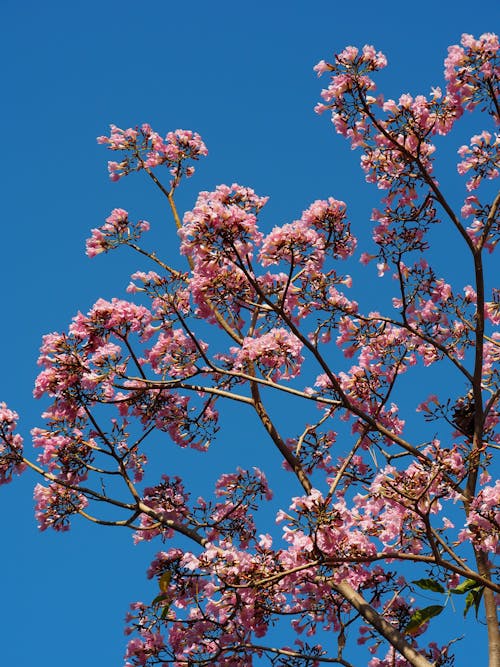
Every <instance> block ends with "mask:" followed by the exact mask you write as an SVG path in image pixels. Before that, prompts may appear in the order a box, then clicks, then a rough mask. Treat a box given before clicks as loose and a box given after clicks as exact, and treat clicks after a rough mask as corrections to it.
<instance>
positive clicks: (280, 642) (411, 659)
mask: <svg viewBox="0 0 500 667" xmlns="http://www.w3.org/2000/svg"><path fill="white" fill-rule="evenodd" d="M385 65H386V60H385V57H384V56H383V54H381V53H380V52H376V51H375V50H374V49H373V48H372V47H370V46H365V47H364V48H363V49H362V51H358V49H356V48H354V47H348V48H346V49H345V50H344V51H343V52H342V53H340V54H339V55H336V56H335V57H334V58H333V59H332V61H331V62H325V61H321V62H320V63H319V64H318V65H317V66H316V68H315V69H316V71H317V73H318V75H323V74H326V75H328V76H329V77H330V79H329V83H328V87H327V88H326V89H325V90H323V92H322V98H323V101H322V103H321V104H319V105H318V107H317V111H318V112H324V111H328V112H331V114H332V120H333V123H334V126H335V129H336V130H337V132H338V133H340V134H341V135H343V136H345V137H347V138H348V139H349V140H350V142H351V145H352V147H353V148H359V149H361V153H362V156H361V166H362V169H363V170H364V172H365V174H366V180H367V181H368V182H370V183H375V184H376V185H377V186H378V188H379V189H380V190H381V191H382V194H383V197H382V199H381V204H380V208H377V209H374V211H373V215H372V220H373V222H374V228H373V240H374V242H375V243H374V245H373V248H372V250H371V251H370V252H368V251H365V252H363V253H362V254H361V262H362V263H363V264H365V265H369V264H370V263H371V262H375V263H376V264H377V267H378V272H379V276H380V279H381V280H384V283H383V284H384V286H386V289H387V290H389V289H391V286H392V289H393V294H394V296H393V300H392V303H393V309H392V310H391V311H390V312H389V313H388V314H385V315H384V314H381V313H379V312H369V313H368V314H366V313H363V312H362V311H361V309H360V308H359V307H358V304H357V303H356V302H355V301H354V300H353V299H352V298H350V297H349V289H350V288H351V285H352V280H351V278H350V277H349V275H346V273H345V272H344V269H343V267H344V266H345V265H346V263H347V265H348V263H349V260H350V258H352V257H353V255H354V254H355V252H356V247H357V239H356V237H355V236H354V234H353V233H352V231H351V228H350V224H349V222H348V219H347V212H346V205H345V204H344V202H342V201H338V200H336V199H334V198H329V199H328V200H326V201H315V202H313V203H312V204H311V205H310V206H309V207H308V208H307V209H306V210H305V211H304V212H303V213H302V215H301V217H300V219H298V220H295V221H293V222H289V223H287V224H283V225H282V226H276V227H274V228H273V229H271V230H270V231H269V230H268V231H267V232H266V231H261V230H260V229H259V226H258V218H259V213H260V211H261V209H262V208H263V207H264V206H265V204H266V201H267V198H266V197H261V196H258V195H257V194H256V193H255V192H254V191H253V190H252V189H250V188H248V187H243V186H241V185H238V184H233V185H231V186H226V185H221V186H219V187H217V188H216V190H215V191H213V192H201V193H200V194H199V197H198V199H197V201H196V203H195V205H194V207H193V209H192V210H191V211H188V212H187V213H185V215H184V217H183V220H182V221H181V219H180V216H179V214H178V212H177V208H176V203H175V195H176V191H177V189H178V187H179V186H180V184H181V183H182V181H183V179H185V178H187V177H189V176H191V175H192V174H193V171H194V168H193V163H194V162H195V161H197V160H198V159H199V158H201V157H202V156H204V155H205V154H206V153H207V150H206V148H205V145H204V143H203V142H202V140H201V138H200V137H199V135H197V134H195V133H193V132H189V131H183V130H178V131H176V132H171V133H169V134H167V135H166V137H165V138H163V137H161V136H160V135H159V134H157V133H156V132H154V131H153V130H152V128H151V127H150V126H149V125H143V126H142V127H141V128H140V129H128V130H121V129H120V128H118V127H115V126H111V134H110V136H109V137H100V138H99V140H98V141H99V143H101V144H104V145H105V146H106V147H107V148H108V149H110V150H112V151H114V152H115V153H116V154H117V155H119V158H118V161H112V162H110V163H109V170H110V174H111V178H112V180H118V179H120V178H122V177H124V176H127V175H129V174H130V173H131V172H134V171H142V172H144V173H145V174H146V175H147V176H148V177H149V178H150V179H151V180H152V181H153V182H154V184H155V185H156V186H157V187H158V188H159V190H160V191H161V192H162V193H163V195H164V196H165V197H166V199H167V200H168V204H169V205H170V208H171V211H172V214H173V220H174V222H175V225H176V227H177V229H178V235H179V238H180V252H181V255H184V257H185V262H186V265H185V266H184V268H182V265H181V268H177V267H173V266H170V265H169V264H168V263H167V262H165V261H164V260H163V259H162V258H160V257H159V256H158V255H157V254H156V253H155V252H152V251H150V250H147V249H145V248H144V247H143V246H142V245H141V238H142V235H143V234H144V232H147V231H148V229H149V225H148V223H146V222H144V221H139V222H134V221H133V220H131V219H130V216H129V214H128V213H127V211H125V210H123V209H115V210H114V211H113V212H112V213H111V215H110V216H109V217H108V218H107V219H106V223H105V224H104V225H103V226H102V227H100V228H98V229H93V230H92V235H91V237H90V238H89V240H88V242H87V254H88V255H89V257H94V256H95V255H98V254H100V253H105V252H108V251H110V250H112V249H114V248H116V247H118V246H121V245H124V246H128V247H129V248H131V249H132V250H134V251H136V252H138V253H140V254H142V255H143V256H144V257H146V258H147V260H148V262H149V266H148V267H146V268H147V271H138V272H137V273H135V274H134V275H133V276H132V282H131V283H130V285H129V287H128V292H129V293H131V294H133V295H134V297H133V298H134V301H129V300H121V299H113V300H112V301H111V302H108V301H104V300H103V299H100V300H98V301H97V302H96V303H95V305H94V306H93V307H92V309H91V310H90V312H89V313H88V314H87V315H83V314H81V313H79V314H78V315H77V316H76V317H75V318H74V319H73V322H72V324H71V325H70V327H69V330H68V332H67V333H52V334H49V335H47V336H45V337H44V340H43V344H42V347H41V356H40V360H39V363H40V365H41V367H42V370H41V372H40V374H39V376H38V379H37V381H36V387H35V396H36V397H41V396H42V395H46V396H48V397H50V399H51V401H52V402H51V404H50V406H49V407H48V408H47V410H46V412H45V413H44V415H43V417H44V419H45V421H46V424H45V426H44V427H43V428H35V429H34V430H33V433H32V435H33V439H34V445H35V447H38V448H39V449H40V454H39V456H38V461H37V462H36V463H35V462H32V461H30V460H29V459H27V458H25V457H24V454H23V449H22V438H21V436H20V435H19V434H18V433H17V432H16V429H17V423H16V422H17V419H18V417H17V415H16V413H15V412H13V411H12V410H10V409H9V408H8V407H7V406H6V405H5V404H1V405H0V438H1V441H0V442H1V445H0V482H1V483H6V482H9V481H10V480H11V478H12V475H13V474H14V473H16V474H19V473H21V472H22V471H23V470H25V469H27V468H30V469H31V470H33V471H35V472H36V473H38V474H39V475H40V476H41V477H42V478H43V479H42V483H41V484H38V485H37V487H36V489H35V499H36V516H37V518H38V521H39V524H40V528H41V529H42V530H44V529H46V528H48V527H50V528H54V529H55V530H60V531H64V530H67V529H68V528H69V523H70V519H71V517H72V516H73V515H75V514H79V515H81V516H82V517H84V518H87V519H89V520H90V521H93V522H95V523H98V524H103V525H107V526H124V527H128V528H130V529H132V530H133V531H134V537H135V541H137V542H138V541H141V540H153V539H156V540H160V541H163V542H165V543H167V546H166V550H163V551H159V552H158V554H157V555H156V557H155V559H154V560H153V562H152V563H151V566H150V569H149V577H150V578H154V579H156V580H157V596H156V597H155V598H154V599H153V600H151V601H150V602H149V603H146V604H144V603H135V604H133V605H132V606H131V612H130V614H129V615H128V621H127V623H128V627H127V633H128V634H129V635H130V640H129V643H128V648H127V652H126V664H127V665H128V667H132V666H135V665H156V664H160V665H169V664H172V665H175V666H179V667H180V666H182V665H184V666H186V665H191V666H193V665H221V666H222V665H225V666H230V665H233V666H236V665H253V664H271V665H281V666H285V665H286V666H289V667H292V666H293V667H298V666H308V667H313V666H317V665H322V664H339V665H344V666H345V667H351V666H352V665H353V662H352V661H353V660H355V659H356V656H358V655H359V651H360V650H362V649H360V648H357V649H355V650H353V644H354V645H356V644H358V645H365V648H366V649H367V650H368V651H369V653H370V654H371V657H369V658H367V660H369V663H368V664H369V665H370V667H389V666H391V667H394V666H398V667H401V666H403V665H413V666H414V667H430V665H435V666H438V665H451V664H452V662H453V657H452V654H451V644H452V643H453V641H454V639H455V637H453V636H451V637H446V638H444V639H443V637H440V641H439V644H438V643H436V641H432V639H433V638H434V639H435V635H433V634H432V633H433V628H434V627H435V624H437V625H438V627H439V622H440V619H438V618H436V619H434V617H436V616H439V615H441V618H443V617H444V616H445V615H450V614H453V613H457V612H456V611H454V609H456V608H457V606H456V605H455V607H453V605H451V604H447V603H448V601H449V600H450V599H451V598H452V597H454V596H457V600H463V601H464V604H463V605H462V609H463V610H464V612H465V613H467V611H469V609H471V613H474V612H475V613H476V614H477V615H481V617H483V616H484V618H485V621H486V625H487V632H488V646H489V667H500V636H499V630H498V621H497V616H496V608H495V597H496V595H498V593H500V585H499V583H498V580H497V579H496V578H495V577H496V575H497V574H498V568H497V567H496V566H495V564H494V561H493V559H494V556H495V554H496V553H497V552H498V532H499V521H500V507H499V505H500V481H495V480H494V479H493V478H492V474H491V473H492V470H493V468H492V466H493V464H494V456H495V454H496V453H497V452H498V449H499V447H500V436H499V435H498V434H496V433H495V427H496V426H497V424H498V421H499V416H498V400H499V396H500V376H499V369H498V361H499V359H500V333H499V332H498V331H495V327H497V326H498V324H499V323H500V303H499V302H500V299H499V294H498V291H496V290H495V289H494V288H493V286H492V285H491V284H490V281H491V278H490V276H489V275H488V273H489V270H491V267H492V262H491V259H489V258H488V255H489V254H490V253H492V252H493V251H494V250H495V246H496V243H497V241H498V239H499V232H500V225H499V217H500V214H499V204H500V195H498V194H496V195H495V193H494V192H493V193H492V187H491V183H489V182H488V179H494V178H495V177H497V176H498V167H499V145H500V144H499V138H498V135H494V134H493V133H492V132H491V131H489V130H488V129H485V130H484V131H482V132H481V133H480V134H477V135H476V136H473V137H472V139H471V140H470V143H469V145H464V146H462V147H461V148H460V149H459V151H458V153H459V157H460V161H459V163H458V172H459V174H462V175H466V178H467V181H466V183H465V189H466V192H465V199H462V200H461V201H460V203H459V210H455V207H454V199H456V193H453V196H451V197H450V195H449V193H447V192H445V191H444V189H442V188H441V187H440V185H439V183H438V180H437V178H436V176H435V175H434V174H435V169H434V164H435V162H434V161H435V146H434V145H433V143H432V140H433V137H434V135H446V134H448V133H449V132H451V130H452V129H453V128H454V126H455V123H456V122H457V121H458V119H459V118H460V117H461V116H462V115H463V114H464V113H466V112H481V113H483V119H484V122H485V123H486V122H490V123H491V119H490V117H491V118H492V119H493V123H496V124H498V122H499V120H500V107H499V102H498V93H499V76H500V61H499V43H498V38H497V37H496V36H495V35H492V34H484V35H482V36H481V37H480V38H479V39H475V38H473V37H472V36H470V35H464V36H463V37H462V42H461V46H452V47H450V49H449V53H448V57H447V59H446V61H445V78H446V89H445V91H444V92H442V91H441V89H440V88H433V89H432V95H431V97H430V99H428V98H426V97H424V96H423V95H419V96H417V97H415V98H413V97H411V96H410V95H408V94H404V95H402V96H401V97H400V98H399V100H398V101H394V100H384V98H383V97H382V96H381V95H379V96H378V97H376V96H375V95H374V90H375V84H374V83H373V81H372V78H371V77H372V74H373V73H375V72H376V71H377V70H379V69H381V68H383V67H385ZM163 167H166V170H165V169H164V168H163ZM161 173H168V174H169V176H168V177H167V179H166V180H165V179H163V178H162V176H161ZM439 222H441V223H442V224H443V225H448V227H449V234H450V235H455V236H456V237H457V238H458V239H460V241H461V243H462V244H463V247H464V248H465V251H466V252H467V253H468V256H469V258H470V259H469V266H466V267H465V268H464V272H465V273H466V274H467V279H466V280H467V284H465V285H460V286H459V287H458V288H455V287H452V285H451V284H450V281H447V280H446V278H444V277H441V276H440V275H439V274H438V273H437V270H435V269H434V268H433V266H432V263H431V259H432V258H433V257H435V254H434V255H433V230H434V227H435V225H436V224H437V223H439ZM368 270H369V268H368V269H367V271H368ZM387 272H389V273H390V274H392V277H393V280H392V281H391V282H387V281H388V280H389V278H388V277H386V278H385V279H384V278H383V276H384V274H385V273H387ZM469 283H470V284H469ZM346 359H347V360H351V361H346ZM431 366H435V367H436V366H438V367H442V368H443V373H445V374H446V377H449V378H450V382H449V391H448V392H447V393H446V395H442V396H438V395H436V394H435V393H434V394H431V395H428V393H429V392H428V391H427V392H426V393H425V394H423V395H421V391H423V390H422V389H421V385H420V384H419V383H414V385H413V387H414V391H413V392H412V395H411V396H408V391H407V387H408V384H407V382H406V384H404V385H403V389H401V386H402V383H404V382H405V374H408V375H410V374H414V377H416V378H418V377H420V374H422V373H424V377H425V373H429V372H432V370H425V369H428V368H429V367H431ZM404 387H406V389H404ZM277 394H281V395H282V396H284V397H285V398H286V399H287V400H288V401H289V402H290V409H291V410H293V412H294V416H295V420H299V419H301V420H302V426H301V428H300V429H299V430H298V431H297V432H296V433H290V432H289V429H290V426H289V424H287V423H286V422H285V423H284V424H283V421H284V420H283V419H280V417H279V415H276V416H273V412H275V410H274V407H273V405H274V404H273V400H274V397H275V396H276V395H277ZM221 401H225V402H232V401H237V402H239V403H241V404H244V405H245V406H246V408H247V409H248V410H249V411H252V412H253V413H254V414H255V415H256V417H257V418H258V420H259V421H260V423H261V424H262V427H263V429H264V432H265V433H266V434H267V436H268V450H267V451H266V455H267V456H266V459H265V465H267V466H279V465H280V461H282V462H283V467H284V468H285V470H286V471H287V472H286V474H288V475H289V484H288V485H287V486H288V489H287V490H290V492H291V497H290V498H289V499H288V502H287V504H286V505H281V504H280V507H281V509H279V511H278V512H277V515H276V513H274V516H273V523H272V524H271V525H273V524H274V519H276V521H277V523H278V529H275V528H272V527H270V526H267V527H266V525H265V524H264V525H262V524H263V522H265V520H266V518H268V517H269V515H270V513H269V511H267V512H266V511H265V510H262V511H261V512H260V513H259V508H260V507H261V505H266V503H267V502H268V501H270V500H271V498H272V492H271V490H270V488H269V485H268V481H267V478H266V475H265V472H264V470H261V469H260V468H257V467H255V468H253V469H251V470H244V469H237V470H236V471H233V470H231V471H226V470H224V471H222V474H221V475H220V477H219V479H218V481H217V483H216V486H215V490H214V494H213V497H207V498H204V497H195V496H194V495H193V493H192V491H193V490H192V491H191V492H190V491H188V490H187V486H186V484H185V482H184V481H183V480H181V479H179V478H178V477H174V476H171V475H169V471H168V470H165V471H160V474H159V473H158V471H152V470H149V469H148V466H147V463H148V456H147V454H148V452H151V451H152V448H154V447H158V444H157V442H156V441H158V440H159V439H160V434H158V432H166V433H168V435H169V436H170V439H171V440H172V441H173V443H175V445H178V446H179V447H180V448H185V447H193V448H196V449H198V450H200V452H206V451H207V450H208V448H209V444H210V442H211V441H212V440H213V437H214V434H215V432H216V431H217V429H218V428H219V426H218V412H217V407H218V405H219V404H220V403H221ZM415 411H416V412H417V413H420V414H415ZM403 416H404V419H403ZM423 418H425V419H427V420H428V421H433V422H435V424H434V427H435V435H434V436H433V437H431V438H429V439H427V440H426V439H425V436H424V437H419V435H418V434H419V433H422V432H425V429H422V428H421V427H422V421H421V420H422V419H423ZM293 423H294V424H295V421H294V422H293ZM161 439H162V440H164V437H163V436H162V437H161ZM275 450H277V451H275ZM179 455H181V454H179ZM200 456H209V455H208V454H201V453H200ZM256 456H257V455H256ZM187 482H188V483H189V480H187ZM283 494H284V490H283V489H280V503H281V497H284V495H283ZM103 508H105V510H103ZM173 539H177V545H178V546H175V545H174V546H169V544H168V543H170V542H171V540H173ZM409 566H411V567H409ZM420 593H423V594H424V595H426V596H427V601H425V598H424V597H423V595H420ZM429 595H431V596H434V598H435V600H434V604H431V605H429V604H428V596H429ZM458 596H461V597H458ZM422 600H424V604H422ZM284 628H287V630H284ZM276 629H277V630H278V631H279V632H280V635H277V634H276ZM294 634H296V638H295V639H293V636H294ZM283 636H284V637H286V638H287V639H286V640H284V639H283Z"/></svg>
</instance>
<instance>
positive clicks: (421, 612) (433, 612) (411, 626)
mask: <svg viewBox="0 0 500 667" xmlns="http://www.w3.org/2000/svg"><path fill="white" fill-rule="evenodd" d="M443 609H444V607H443V606H442V605H440V604H433V605H431V606H430V607H424V608H423V609H417V611H415V612H413V614H412V615H411V617H410V621H409V623H408V625H407V626H406V628H405V632H407V633H409V634H413V633H414V632H416V631H417V630H418V629H419V628H420V627H421V626H422V625H423V624H424V623H427V621H428V620H429V619H430V618H432V617H433V616H437V615H438V614H440V613H441V612H442V611H443Z"/></svg>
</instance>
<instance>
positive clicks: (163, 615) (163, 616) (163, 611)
mask: <svg viewBox="0 0 500 667" xmlns="http://www.w3.org/2000/svg"><path fill="white" fill-rule="evenodd" d="M170 604H171V603H170V602H169V603H168V604H166V605H165V606H164V607H163V610H162V612H161V614H160V618H161V620H163V619H164V618H166V617H167V614H168V612H169V609H170Z"/></svg>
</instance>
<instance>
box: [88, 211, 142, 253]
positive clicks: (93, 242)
mask: <svg viewBox="0 0 500 667" xmlns="http://www.w3.org/2000/svg"><path fill="white" fill-rule="evenodd" d="M147 231H149V222H146V221H145V220H139V221H138V222H136V223H132V222H130V220H129V217H128V213H127V211H125V210H124V209H122V208H115V209H113V210H112V211H111V215H110V216H109V217H107V218H106V223H105V224H104V225H103V226H102V227H99V228H98V229H93V230H92V236H91V237H90V238H89V239H87V241H86V250H87V255H88V256H89V257H95V256H96V255H98V254H99V253H101V252H107V251H108V250H111V249H112V248H116V247H117V246H119V245H122V244H128V243H131V242H133V241H137V240H139V238H140V237H141V236H142V233H143V232H147Z"/></svg>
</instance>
